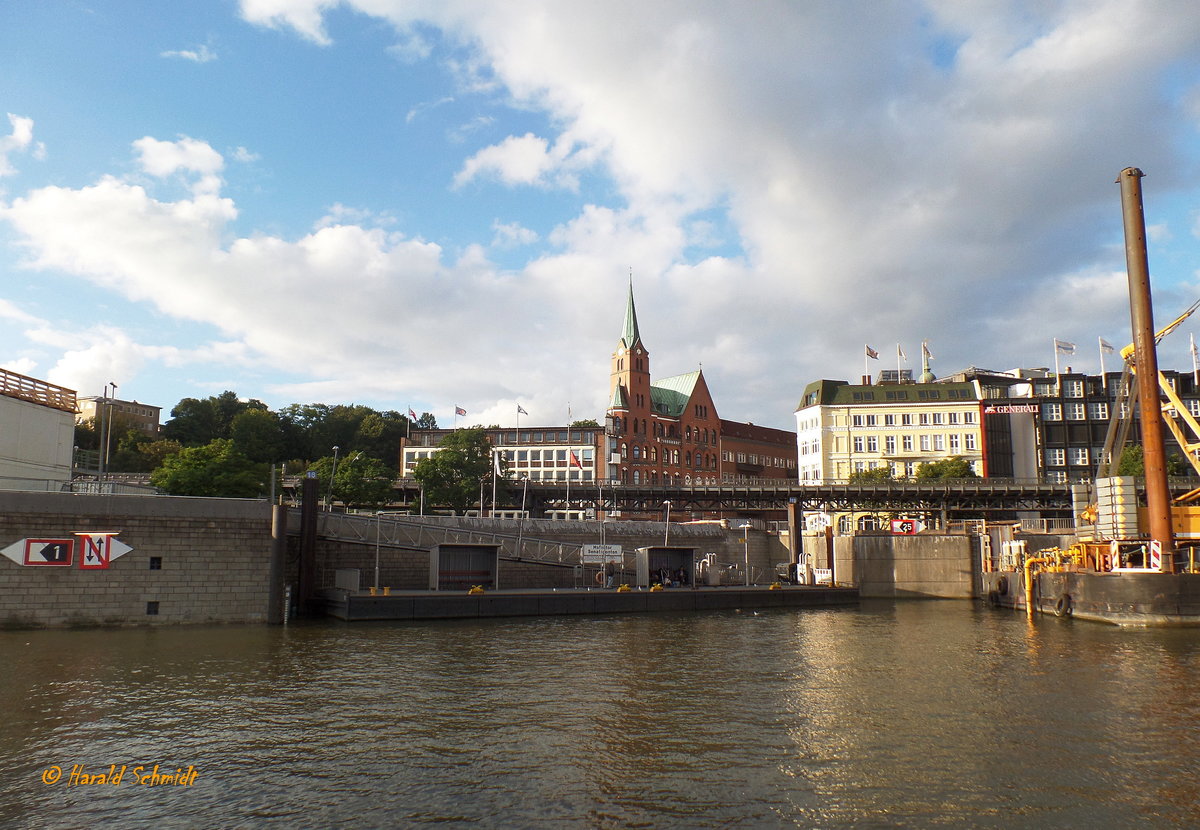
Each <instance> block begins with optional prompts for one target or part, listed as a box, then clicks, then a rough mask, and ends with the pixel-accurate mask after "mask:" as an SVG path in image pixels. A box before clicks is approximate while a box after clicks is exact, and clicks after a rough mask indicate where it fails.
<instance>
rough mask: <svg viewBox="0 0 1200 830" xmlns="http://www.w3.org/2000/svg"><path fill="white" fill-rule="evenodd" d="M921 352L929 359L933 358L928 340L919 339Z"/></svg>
mask: <svg viewBox="0 0 1200 830" xmlns="http://www.w3.org/2000/svg"><path fill="white" fill-rule="evenodd" d="M921 354H923V355H925V357H927V358H929V359H930V360H933V352H931V351H929V341H928V340H922V341H921Z"/></svg>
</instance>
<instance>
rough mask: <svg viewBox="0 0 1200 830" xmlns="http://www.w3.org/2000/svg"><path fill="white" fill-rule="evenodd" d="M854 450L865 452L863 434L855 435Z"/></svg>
mask: <svg viewBox="0 0 1200 830" xmlns="http://www.w3.org/2000/svg"><path fill="white" fill-rule="evenodd" d="M854 451H855V452H864V445H863V437H862V436H861V435H855V436H854Z"/></svg>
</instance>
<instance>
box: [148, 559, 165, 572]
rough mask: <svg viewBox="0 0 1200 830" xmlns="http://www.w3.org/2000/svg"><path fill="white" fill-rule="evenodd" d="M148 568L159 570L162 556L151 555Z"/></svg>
mask: <svg viewBox="0 0 1200 830" xmlns="http://www.w3.org/2000/svg"><path fill="white" fill-rule="evenodd" d="M150 570H152V571H161V570H162V557H161V556H151V557H150Z"/></svg>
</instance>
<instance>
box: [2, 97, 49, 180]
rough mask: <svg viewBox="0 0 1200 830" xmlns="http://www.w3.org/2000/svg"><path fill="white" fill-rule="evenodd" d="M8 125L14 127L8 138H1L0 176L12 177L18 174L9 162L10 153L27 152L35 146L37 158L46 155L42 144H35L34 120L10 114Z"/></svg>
mask: <svg viewBox="0 0 1200 830" xmlns="http://www.w3.org/2000/svg"><path fill="white" fill-rule="evenodd" d="M8 123H9V124H10V125H11V126H12V132H11V133H10V134H9V135H7V136H0V176H11V175H13V174H14V173H16V172H17V170H16V168H15V167H13V166H12V164H11V163H10V162H9V160H8V154H9V153H15V152H19V151H22V150H27V149H28V148H29V147H30V145H33V147H34V155H35V157H37V158H41V157H43V156H44V155H45V147H44V146H43V145H42V144H40V143H38V144H34V142H33V119H32V118H26V117H24V116H21V115H13V114H12V113H11V112H10V113H8Z"/></svg>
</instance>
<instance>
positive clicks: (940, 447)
mask: <svg viewBox="0 0 1200 830" xmlns="http://www.w3.org/2000/svg"><path fill="white" fill-rule="evenodd" d="M933 449H934V451H935V452H945V451H946V436H945V435H942V434H941V433H940V432H939V433H938V434H937V435H935V436H933Z"/></svg>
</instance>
